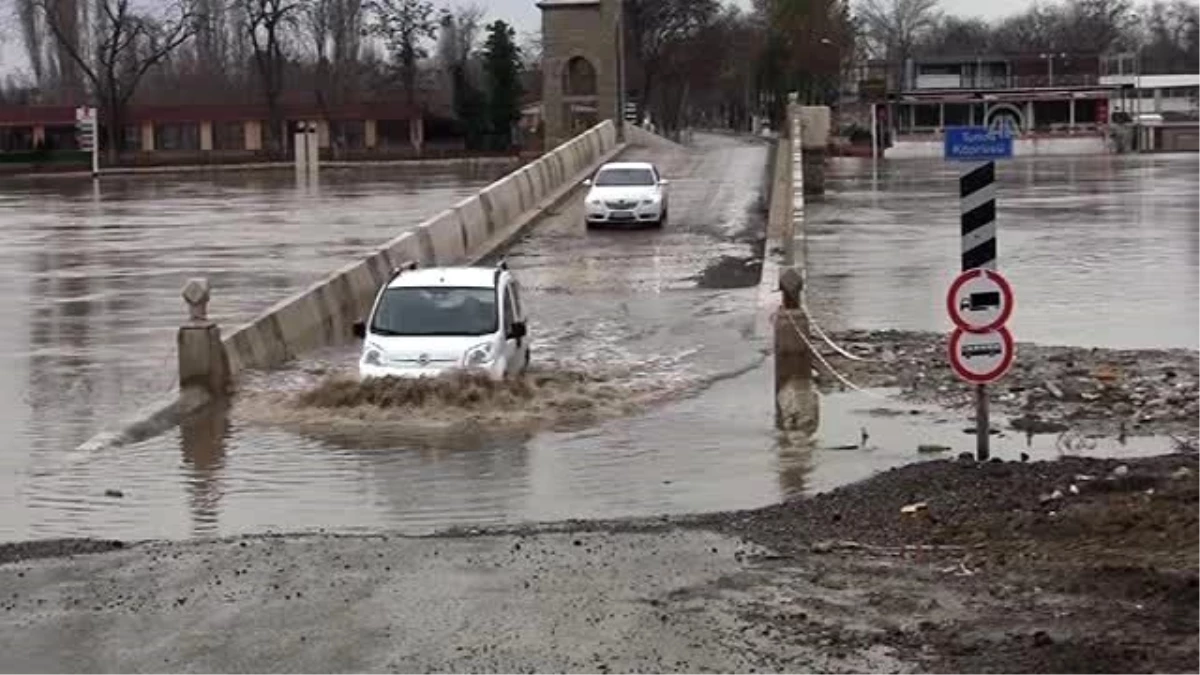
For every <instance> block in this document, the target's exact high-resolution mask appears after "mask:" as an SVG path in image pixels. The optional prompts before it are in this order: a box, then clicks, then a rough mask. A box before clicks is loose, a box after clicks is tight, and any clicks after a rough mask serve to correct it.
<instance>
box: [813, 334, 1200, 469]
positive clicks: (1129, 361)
mask: <svg viewBox="0 0 1200 675" xmlns="http://www.w3.org/2000/svg"><path fill="white" fill-rule="evenodd" d="M829 337H830V338H831V339H832V340H833V342H835V343H836V344H838V345H839V346H840V347H842V348H843V349H844V350H846V351H847V352H849V353H850V354H851V355H853V356H856V357H861V358H862V359H863V360H855V359H850V358H847V357H845V356H844V355H842V354H839V353H837V352H836V351H835V350H834V349H833V348H831V347H829V346H828V345H827V344H826V343H823V342H821V341H820V340H819V339H816V338H814V344H818V345H819V347H818V348H819V349H820V351H821V353H822V355H823V356H824V357H825V358H826V359H827V360H828V361H829V363H830V364H831V365H832V366H833V367H834V368H835V369H836V370H837V371H838V372H840V373H841V374H842V375H844V376H845V377H846V378H847V379H849V380H850V381H851V382H853V383H854V384H855V385H857V386H860V387H881V388H898V389H899V390H900V394H901V396H902V397H903V398H905V399H907V400H910V401H913V402H921V403H936V404H939V405H942V406H945V407H947V408H950V409H967V408H969V407H971V406H972V405H973V404H974V393H973V391H972V388H971V387H970V386H969V385H967V384H965V383H963V382H962V381H961V380H959V379H958V377H957V376H955V374H954V373H953V372H952V371H951V369H950V367H949V365H948V363H947V358H946V337H945V336H943V335H938V334H934V333H919V332H904V331H843V332H838V333H835V334H833V335H830V336H829ZM820 370H824V369H823V368H821V369H819V371H820ZM818 379H819V381H820V383H821V385H822V387H823V388H825V389H838V388H842V387H844V385H843V384H842V383H841V382H839V381H838V380H837V379H835V378H833V377H832V376H830V375H829V374H828V373H827V372H818ZM1198 382H1200V368H1198V361H1197V353H1196V352H1195V351H1192V350H1185V349H1179V350H1111V349H1086V348H1079V347H1058V346H1044V345H1037V344H1025V343H1022V344H1019V345H1018V346H1017V360H1016V363H1015V364H1014V366H1013V368H1012V371H1011V372H1010V373H1009V374H1008V375H1007V376H1005V377H1004V379H1003V380H1001V381H1000V382H999V383H997V384H995V385H993V387H992V392H993V393H992V397H991V401H992V406H993V410H995V411H997V412H999V413H1002V414H1005V415H1008V416H1009V417H1010V418H1012V423H1011V427H1012V429H1013V430H1015V431H1018V432H1021V433H1033V434H1064V433H1067V432H1073V433H1076V434H1080V435H1082V436H1084V437H1087V436H1107V437H1111V436H1150V435H1172V436H1176V437H1177V438H1178V439H1179V441H1180V443H1181V445H1182V446H1190V447H1194V445H1195V439H1196V436H1197V427H1196V420H1197V417H1198V416H1200V393H1198V388H1197V383H1198Z"/></svg>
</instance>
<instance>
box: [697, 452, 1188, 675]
mask: <svg viewBox="0 0 1200 675" xmlns="http://www.w3.org/2000/svg"><path fill="white" fill-rule="evenodd" d="M1196 476H1197V459H1196V457H1195V456H1190V455H1183V454H1177V455H1169V456H1163V457H1157V458H1150V459H1138V460H1128V461H1115V460H1100V459H1086V458H1065V459H1062V460H1059V461H1056V462H1042V463H1030V464H1024V463H1011V462H1010V463H991V462H989V463H983V464H980V463H976V462H973V461H967V460H965V459H964V460H960V461H937V462H929V463H925V464H916V465H911V466H906V467H903V468H900V469H896V470H893V471H889V472H886V473H883V474H880V475H878V476H876V477H874V478H872V479H870V480H867V481H864V482H862V483H858V484H856V485H851V486H847V487H845V488H841V489H838V490H834V491H832V492H829V493H826V494H823V495H819V496H817V497H814V498H812V499H807V500H798V501H794V502H790V503H786V504H782V505H779V506H774V507H769V508H766V509H761V510H758V511H754V512H750V513H742V514H726V515H719V516H711V517H705V518H701V519H699V520H700V521H702V522H707V523H708V524H709V526H715V527H716V528H717V529H719V530H721V531H726V532H729V533H731V534H736V535H738V536H742V537H746V538H747V539H749V540H751V541H753V542H754V543H757V544H761V545H764V546H766V547H767V548H769V549H771V550H772V551H773V552H774V554H775V555H774V557H773V558H770V559H771V560H774V559H778V560H781V561H782V562H779V563H772V564H778V565H782V566H792V567H793V568H797V569H804V570H811V571H810V572H806V574H808V575H809V576H807V577H805V582H806V585H803V586H801V587H800V589H801V593H802V594H801V595H799V597H798V598H797V599H796V600H795V604H794V606H797V607H803V608H804V612H801V613H799V614H797V613H795V612H791V613H788V612H776V613H775V615H774V618H773V620H774V623H775V625H777V626H778V628H779V630H780V633H781V634H782V635H783V636H784V638H783V639H789V640H793V641H797V642H799V643H801V644H811V642H812V641H811V640H810V638H809V637H808V636H811V635H814V634H820V635H823V636H825V637H822V638H821V639H822V640H829V641H831V644H832V645H834V646H835V647H836V648H838V649H847V648H853V647H855V646H856V645H857V646H859V647H861V646H863V645H875V644H878V643H879V642H880V640H881V637H880V634H879V633H878V632H871V631H864V630H863V628H862V627H861V626H862V622H863V620H864V617H867V618H869V617H871V616H872V615H873V613H879V616H881V617H882V619H881V622H882V624H881V625H883V626H885V630H886V631H887V632H886V633H885V634H884V636H883V638H882V639H883V641H885V643H886V644H887V645H888V647H890V648H891V649H893V650H895V652H896V653H897V654H900V655H901V656H903V657H905V658H907V659H910V660H912V661H913V662H915V663H918V664H920V667H919V668H918V669H919V670H925V671H928V672H962V673H969V672H1064V673H1065V672H1118V673H1121V672H1195V671H1196V664H1197V637H1196V636H1197V629H1198V628H1197V627H1198V616H1197V606H1198V603H1200V590H1198V587H1200V583H1198V578H1197V564H1198V560H1197V555H1198V553H1197V551H1198V548H1200V541H1198V534H1197V525H1198V522H1197V521H1198V515H1197V505H1198V499H1200V489H1198V485H1197V478H1196ZM906 507H907V508H906ZM797 560H799V561H801V562H800V563H797V562H796V561H797ZM822 584H824V586H822ZM828 588H862V589H871V590H870V592H869V593H868V594H866V596H865V597H866V602H865V603H861V604H858V603H856V604H854V605H847V607H851V606H852V607H853V609H852V610H848V611H847V612H846V613H845V614H839V613H836V612H835V613H832V614H831V611H830V609H829V607H828V606H825V605H820V604H818V603H819V602H820V601H821V598H822V597H823V595H822V593H828V592H829V591H828ZM910 605H911V606H910ZM814 607H817V608H822V609H820V611H814V610H813V608H814ZM835 609H836V608H835ZM838 611H841V610H838ZM814 619H816V623H815V624H814ZM818 630H819V631H822V632H820V633H817V632H816V631H818ZM805 640H809V642H807V643H806V642H805ZM824 644H826V643H824V642H822V643H818V647H820V646H821V645H824Z"/></svg>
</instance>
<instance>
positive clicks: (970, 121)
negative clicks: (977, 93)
mask: <svg viewBox="0 0 1200 675" xmlns="http://www.w3.org/2000/svg"><path fill="white" fill-rule="evenodd" d="M967 125H968V126H972V127H973V126H975V104H974V103H968V104H967Z"/></svg>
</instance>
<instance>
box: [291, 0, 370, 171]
mask: <svg viewBox="0 0 1200 675" xmlns="http://www.w3.org/2000/svg"><path fill="white" fill-rule="evenodd" d="M303 17H304V22H303V23H304V27H305V28H306V29H307V32H308V35H309V38H310V39H311V41H312V46H313V50H314V52H315V57H316V80H315V87H314V93H315V95H316V99H317V104H318V106H319V107H320V108H321V111H322V115H323V116H324V118H325V121H326V123H328V124H329V125H330V131H331V134H332V141H333V148H334V151H335V152H336V151H337V150H338V149H339V148H341V147H342V146H344V145H345V134H344V130H342V129H339V128H337V125H335V124H333V121H332V119H331V114H330V112H331V108H332V107H333V106H335V105H338V104H341V103H343V102H345V101H346V100H348V99H350V98H351V97H353V96H354V95H355V94H356V93H357V89H358V76H359V72H358V66H359V55H360V52H361V51H362V28H363V2H362V0H309V2H308V4H307V5H305V7H304V13H303Z"/></svg>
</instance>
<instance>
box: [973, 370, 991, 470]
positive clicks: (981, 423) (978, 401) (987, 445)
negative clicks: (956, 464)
mask: <svg viewBox="0 0 1200 675" xmlns="http://www.w3.org/2000/svg"><path fill="white" fill-rule="evenodd" d="M988 417H989V416H988V391H987V385H986V384H981V385H978V386H976V387H975V457H976V459H978V460H979V461H981V462H986V461H988V458H990V457H991V455H992V448H991V437H992V430H991V420H990V419H988Z"/></svg>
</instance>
